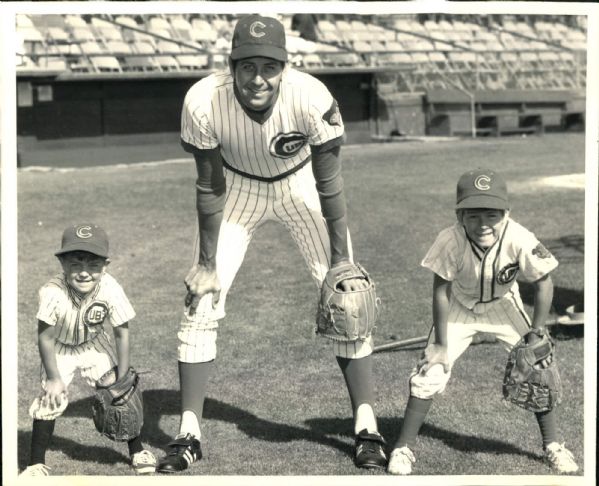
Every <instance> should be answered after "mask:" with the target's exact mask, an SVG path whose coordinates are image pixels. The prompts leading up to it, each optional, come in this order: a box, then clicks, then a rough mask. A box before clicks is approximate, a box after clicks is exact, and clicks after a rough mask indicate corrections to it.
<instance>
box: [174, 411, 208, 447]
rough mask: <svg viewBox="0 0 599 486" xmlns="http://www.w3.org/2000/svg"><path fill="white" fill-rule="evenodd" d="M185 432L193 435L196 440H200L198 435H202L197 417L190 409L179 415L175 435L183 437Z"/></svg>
mask: <svg viewBox="0 0 599 486" xmlns="http://www.w3.org/2000/svg"><path fill="white" fill-rule="evenodd" d="M186 434H191V435H194V436H195V438H196V439H198V440H200V437H201V436H202V433H201V432H200V424H199V422H198V418H197V417H196V414H195V413H193V412H192V411H191V410H185V411H184V412H183V415H182V416H181V426H180V427H179V435H177V437H184V436H185V435H186Z"/></svg>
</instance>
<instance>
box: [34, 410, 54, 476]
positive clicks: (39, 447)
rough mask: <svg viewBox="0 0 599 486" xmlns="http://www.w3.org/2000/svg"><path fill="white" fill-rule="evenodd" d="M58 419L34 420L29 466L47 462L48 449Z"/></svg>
mask: <svg viewBox="0 0 599 486" xmlns="http://www.w3.org/2000/svg"><path fill="white" fill-rule="evenodd" d="M55 425H56V420H34V421H33V428H32V430H31V453H30V459H29V466H32V465H34V464H40V463H41V464H45V463H46V450H47V449H48V446H49V445H50V440H51V439H52V434H54V426H55Z"/></svg>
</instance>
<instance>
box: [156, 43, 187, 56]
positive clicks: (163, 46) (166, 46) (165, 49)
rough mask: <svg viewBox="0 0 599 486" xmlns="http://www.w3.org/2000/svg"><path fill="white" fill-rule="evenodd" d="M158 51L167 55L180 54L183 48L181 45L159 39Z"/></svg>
mask: <svg viewBox="0 0 599 486" xmlns="http://www.w3.org/2000/svg"><path fill="white" fill-rule="evenodd" d="M156 50H157V51H158V52H162V53H167V54H173V53H180V52H181V46H180V45H179V44H177V43H176V42H169V41H165V40H162V39H158V40H157V41H156Z"/></svg>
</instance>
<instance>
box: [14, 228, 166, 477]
mask: <svg viewBox="0 0 599 486" xmlns="http://www.w3.org/2000/svg"><path fill="white" fill-rule="evenodd" d="M55 256H57V257H58V260H59V262H60V265H61V267H62V274H59V275H57V276H55V277H54V278H52V279H51V280H50V281H48V282H47V283H46V284H45V285H44V286H42V288H41V289H40V291H39V308H38V312H37V316H36V317H37V327H38V347H39V353H40V356H41V360H42V367H41V386H42V393H41V394H40V395H39V396H38V397H37V398H36V399H35V400H34V401H33V403H32V405H31V407H30V409H29V414H30V415H31V417H32V418H33V430H32V433H31V454H30V459H29V465H28V467H27V468H26V469H25V470H24V471H23V473H22V474H21V475H22V476H48V475H49V469H50V468H49V467H48V466H46V457H45V455H46V450H47V449H48V447H49V445H50V441H51V438H52V435H53V433H54V426H55V423H56V419H57V418H58V417H59V416H60V415H62V413H63V412H64V410H65V409H66V408H67V405H68V395H67V388H68V386H69V384H70V383H71V381H72V380H73V378H74V375H75V372H76V371H77V370H79V371H80V372H81V376H82V377H83V378H84V379H85V381H86V382H87V383H88V384H89V385H90V386H95V385H96V382H97V381H98V379H99V378H100V377H102V376H103V375H104V374H105V373H106V372H108V371H109V370H111V369H113V368H114V367H117V377H118V378H121V377H122V376H123V375H124V374H125V373H126V372H127V370H128V369H129V321H130V320H131V319H132V318H133V317H135V311H134V310H133V307H132V306H131V304H130V303H129V300H128V299H127V296H126V295H125V292H124V291H123V289H122V287H121V286H120V285H119V283H118V282H117V281H116V280H115V279H114V278H113V277H112V276H111V275H109V274H108V273H107V272H106V268H107V267H108V264H109V263H110V260H109V258H108V236H107V235H106V232H105V231H104V230H103V229H102V228H100V227H99V226H97V225H95V224H87V223H83V224H76V225H72V226H69V227H68V228H66V229H65V230H64V232H63V236H62V245H61V248H60V250H58V251H57V252H56V253H55ZM104 324H107V325H108V326H110V327H111V328H112V330H113V333H114V338H115V347H114V348H113V345H112V344H111V342H110V338H109V336H108V334H107V333H106V331H105V329H104ZM127 445H128V450H129V455H130V458H131V466H132V467H133V469H134V471H135V472H136V473H137V474H148V473H152V472H154V470H155V468H156V459H155V458H154V455H153V454H152V453H151V452H150V451H148V450H145V449H144V448H143V445H142V442H141V437H140V436H138V437H135V438H133V439H131V440H130V441H128V444H127ZM90 459H91V458H90Z"/></svg>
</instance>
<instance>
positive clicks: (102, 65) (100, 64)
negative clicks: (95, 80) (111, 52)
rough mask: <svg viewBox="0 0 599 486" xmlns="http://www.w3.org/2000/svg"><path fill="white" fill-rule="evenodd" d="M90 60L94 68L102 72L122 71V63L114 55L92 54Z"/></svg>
mask: <svg viewBox="0 0 599 486" xmlns="http://www.w3.org/2000/svg"><path fill="white" fill-rule="evenodd" d="M90 62H91V65H92V66H93V67H94V69H95V70H96V71H97V72H100V73H108V72H110V73H120V72H122V69H121V65H120V63H119V61H118V59H117V58H116V57H114V56H92V57H90Z"/></svg>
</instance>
